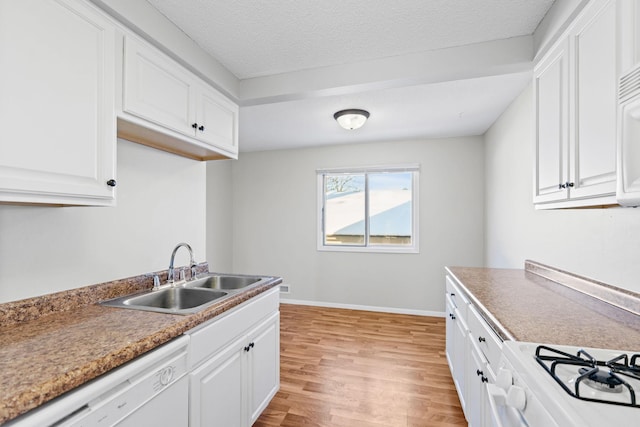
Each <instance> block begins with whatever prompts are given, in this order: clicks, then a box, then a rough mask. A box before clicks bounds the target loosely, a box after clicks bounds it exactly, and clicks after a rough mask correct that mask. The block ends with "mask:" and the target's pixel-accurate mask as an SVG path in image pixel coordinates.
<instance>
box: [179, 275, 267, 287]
mask: <svg viewBox="0 0 640 427" xmlns="http://www.w3.org/2000/svg"><path fill="white" fill-rule="evenodd" d="M263 279H265V278H264V277H259V276H234V275H228V274H210V275H207V276H204V277H201V278H199V279H196V280H193V281H191V282H187V283H186V284H185V287H186V288H205V289H220V290H223V291H226V290H236V289H242V288H246V287H247V286H251V285H253V284H254V283H258V282H259V281H261V280H263Z"/></svg>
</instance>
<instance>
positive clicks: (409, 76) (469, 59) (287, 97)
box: [238, 36, 533, 106]
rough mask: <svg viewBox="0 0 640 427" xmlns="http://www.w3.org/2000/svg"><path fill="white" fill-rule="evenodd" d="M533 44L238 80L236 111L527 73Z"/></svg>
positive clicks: (511, 42)
mask: <svg viewBox="0 0 640 427" xmlns="http://www.w3.org/2000/svg"><path fill="white" fill-rule="evenodd" d="M532 60H533V38H532V36H521V37H514V38H509V39H502V40H495V41H490V42H483V43H475V44H471V45H465V46H458V47H452V48H447V49H438V50H432V51H428V52H423V53H417V54H410V55H402V56H394V57H389V58H384V59H378V60H371V61H363V62H358V63H353V64H343V65H334V66H328V67H320V68H313V69H308V70H301V71H294V72H289V73H282V74H276V75H270V76H264V77H255V78H251V79H244V80H240V82H239V86H238V94H239V101H240V105H242V106H249V105H261V104H269V103H274V102H285V101H292V100H300V99H306V98H314V97H322V96H332V95H348V94H353V93H360V92H366V91H371V90H381V89H389V88H398V87H404V86H414V85H419V84H428V83H440V82H445V81H454V80H465V79H471V78H477V77H486V76H495V75H503V74H511V73H518V72H523V71H530V70H531V69H532V67H533V63H532Z"/></svg>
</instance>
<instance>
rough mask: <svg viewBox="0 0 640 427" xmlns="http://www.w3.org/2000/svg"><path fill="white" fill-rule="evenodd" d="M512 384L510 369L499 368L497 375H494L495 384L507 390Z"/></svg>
mask: <svg viewBox="0 0 640 427" xmlns="http://www.w3.org/2000/svg"><path fill="white" fill-rule="evenodd" d="M512 384H513V374H512V373H511V371H510V370H508V369H505V368H500V369H499V370H498V376H497V377H496V385H497V386H498V387H500V388H501V389H503V390H504V391H507V390H509V387H511V385H512Z"/></svg>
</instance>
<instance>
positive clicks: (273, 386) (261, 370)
mask: <svg viewBox="0 0 640 427" xmlns="http://www.w3.org/2000/svg"><path fill="white" fill-rule="evenodd" d="M249 341H250V344H249V345H251V350H250V351H249V352H248V353H249V394H248V397H249V399H250V402H249V411H250V412H249V414H250V423H249V425H251V424H253V422H254V421H255V420H256V419H258V417H259V416H260V414H261V413H262V411H264V409H265V408H266V407H267V405H268V404H269V402H270V401H271V399H272V398H273V396H274V395H275V394H276V392H277V391H278V389H279V388H280V313H274V314H273V315H272V316H270V317H269V318H268V319H267V320H266V321H264V322H263V323H262V324H261V325H260V326H258V327H257V328H256V329H254V330H253V331H252V332H250V334H249Z"/></svg>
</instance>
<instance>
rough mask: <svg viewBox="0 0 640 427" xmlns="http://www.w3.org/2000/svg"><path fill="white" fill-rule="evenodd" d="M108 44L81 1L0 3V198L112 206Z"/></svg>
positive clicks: (108, 33) (110, 32) (104, 30)
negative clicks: (108, 183)
mask: <svg viewBox="0 0 640 427" xmlns="http://www.w3.org/2000/svg"><path fill="white" fill-rule="evenodd" d="M114 45H115V27H114V26H113V24H112V22H111V21H109V20H108V19H107V18H106V17H105V16H103V15H102V14H101V13H100V12H98V11H97V10H95V9H94V8H93V7H92V6H91V5H90V4H88V3H86V2H81V1H76V0H21V1H2V2H0V94H1V95H0V129H2V136H0V202H23V203H48V204H78V205H109V204H113V202H114V197H115V192H114V189H113V187H111V186H109V185H107V181H109V180H110V179H114V178H115V158H116V157H115V149H116V139H115V138H116V124H115V90H114V81H115V58H114V55H115V46H114Z"/></svg>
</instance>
